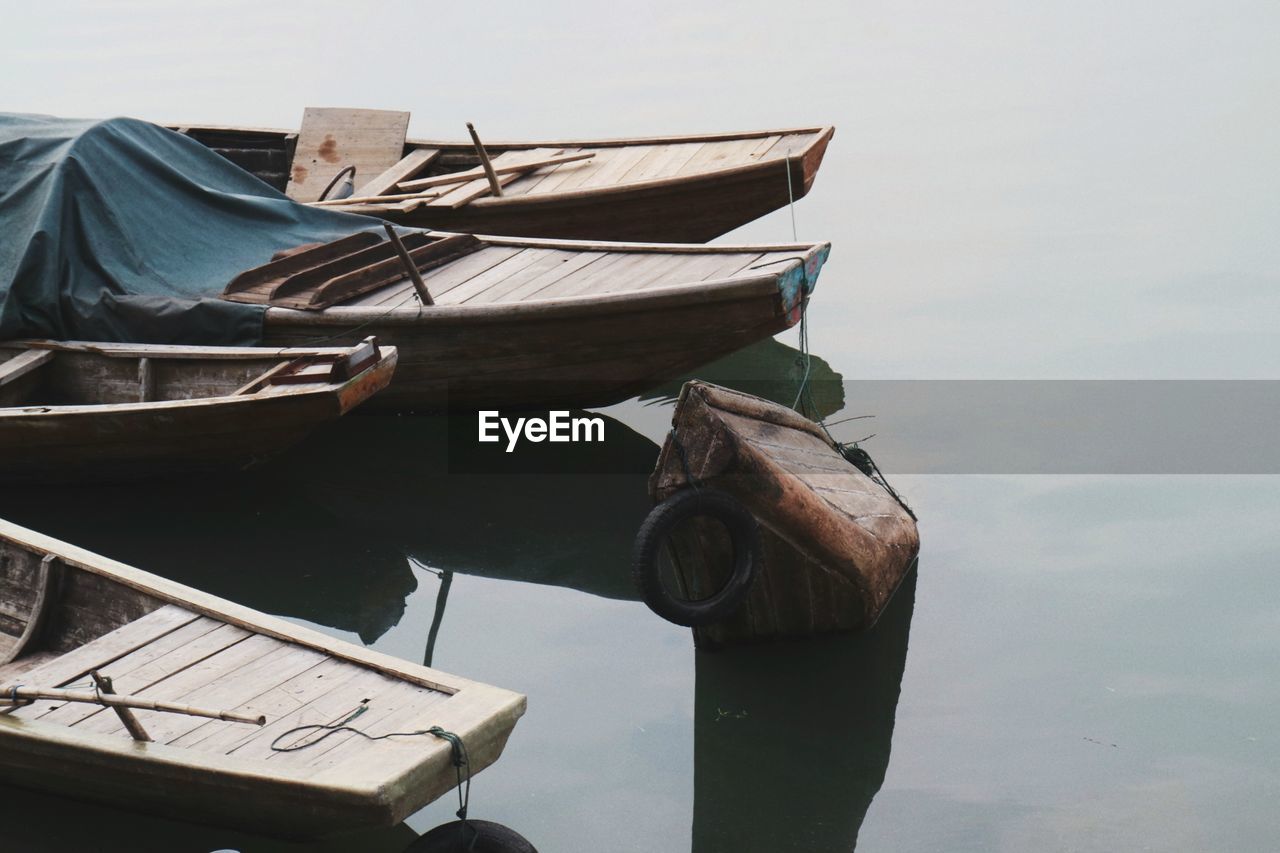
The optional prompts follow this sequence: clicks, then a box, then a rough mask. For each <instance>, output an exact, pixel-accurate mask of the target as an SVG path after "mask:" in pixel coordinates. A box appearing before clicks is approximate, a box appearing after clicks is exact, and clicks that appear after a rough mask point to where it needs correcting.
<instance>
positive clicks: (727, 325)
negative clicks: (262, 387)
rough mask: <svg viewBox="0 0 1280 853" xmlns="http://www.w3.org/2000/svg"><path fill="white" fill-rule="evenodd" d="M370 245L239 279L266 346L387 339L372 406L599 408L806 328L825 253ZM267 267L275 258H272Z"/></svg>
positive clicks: (330, 248)
mask: <svg viewBox="0 0 1280 853" xmlns="http://www.w3.org/2000/svg"><path fill="white" fill-rule="evenodd" d="M403 248H404V250H405V252H406V253H407V255H408V256H409V257H410V258H411V261H412V264H413V266H414V268H415V269H416V270H417V271H418V275H419V276H420V278H421V284H422V285H423V289H424V291H425V292H420V291H419V288H418V286H417V283H415V282H414V281H412V280H411V279H410V278H409V277H408V275H407V272H408V267H406V266H404V265H403V263H402V260H401V259H400V258H399V257H397V254H396V253H395V252H394V251H393V246H391V245H390V241H389V240H385V239H382V238H380V237H379V236H378V235H374V234H368V233H360V234H355V235H353V236H351V237H349V238H344V239H342V240H338V241H334V242H331V243H327V244H323V245H312V246H304V247H299V251H296V252H292V253H285V256H283V257H279V256H277V258H276V259H275V260H272V261H270V262H269V263H267V264H265V265H264V266H262V267H258V268H255V269H252V270H247V271H245V272H244V273H241V274H240V275H238V276H236V277H235V278H234V279H233V280H232V281H231V283H230V284H229V285H228V287H227V288H226V290H225V291H224V293H223V298H224V299H228V300H233V301H239V302H253V303H257V304H262V305H266V306H268V308H267V312H266V317H265V320H264V324H263V325H264V332H263V334H264V343H265V344H267V345H271V346H288V347H305V346H308V345H312V344H314V343H316V342H319V341H340V342H348V343H349V342H352V341H354V340H356V339H357V338H358V337H359V336H361V335H368V334H373V335H377V337H378V339H379V340H381V341H386V342H387V343H389V344H394V345H395V346H396V347H397V348H398V349H399V352H400V364H399V367H398V369H397V370H396V376H395V379H394V381H393V382H392V383H391V387H390V388H388V389H387V391H386V392H384V393H382V394H379V395H378V396H377V397H376V398H375V399H374V400H372V401H371V403H372V405H373V406H374V407H376V408H396V409H441V408H465V407H469V406H477V405H502V406H518V405H552V404H563V405H574V406H586V405H603V404H607V403H612V402H617V401H618V400H623V399H626V398H627V397H629V396H631V395H633V394H636V393H639V392H640V391H643V390H644V389H646V388H648V387H650V386H652V385H654V384H656V383H658V382H661V381H663V380H665V379H668V378H670V377H672V376H676V375H679V374H680V373H681V372H683V371H686V370H690V369H693V368H696V367H698V366H700V365H703V364H706V363H707V362H709V361H712V360H714V359H716V358H719V357H721V356H723V355H726V354H728V353H731V352H734V351H735V350H738V349H741V348H742V347H745V346H747V345H748V344H752V343H755V342H756V341H759V340H762V339H765V338H768V337H771V336H773V335H775V334H777V333H778V332H781V331H783V330H784V329H787V328H789V327H791V326H793V325H794V324H796V323H797V322H799V319H800V316H801V313H802V311H803V309H804V306H805V304H806V303H807V300H808V298H809V295H810V294H811V293H812V292H813V288H814V286H815V284H816V282H817V279H818V274H819V271H820V270H821V269H822V265H823V263H824V262H825V261H826V258H827V255H828V253H829V252H830V248H831V246H830V244H829V243H799V244H782V245H742V246H720V245H717V246H697V245H680V244H675V245H673V244H660V243H594V242H586V241H557V240H537V239H530V238H514V237H488V236H486V237H477V236H473V235H467V234H446V233H441V232H417V233H414V234H410V235H408V236H406V237H405V238H404V239H403ZM264 260H266V259H264Z"/></svg>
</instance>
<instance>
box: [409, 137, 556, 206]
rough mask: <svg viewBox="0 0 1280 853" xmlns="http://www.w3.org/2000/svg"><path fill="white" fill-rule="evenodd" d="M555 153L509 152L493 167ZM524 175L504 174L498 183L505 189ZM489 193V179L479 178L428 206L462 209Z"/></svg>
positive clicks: (536, 150)
mask: <svg viewBox="0 0 1280 853" xmlns="http://www.w3.org/2000/svg"><path fill="white" fill-rule="evenodd" d="M553 153H555V149H552V148H534V149H533V150H531V151H508V152H506V153H503V154H499V155H498V156H497V157H494V158H493V166H494V168H495V169H499V168H505V167H507V166H515V165H519V164H520V163H522V162H526V161H530V160H542V159H546V158H547V157H548V156H550V155H551V154H553ZM523 174H524V173H523V172H503V173H501V174H499V175H498V176H497V179H498V183H499V184H501V185H502V186H504V187H505V186H506V185H507V184H510V183H514V182H515V181H517V180H519V179H520V177H521V176H522V175H523ZM489 193H490V187H489V179H488V178H477V179H475V180H473V181H468V182H467V183H465V184H462V185H461V186H459V187H458V188H457V189H455V190H451V191H449V192H447V193H445V194H444V195H442V196H440V197H439V198H435V199H431V200H430V201H428V202H426V204H428V205H430V206H431V207H461V206H462V205H464V204H467V203H469V202H472V201H474V200H475V199H478V198H481V197H483V196H486V195H489Z"/></svg>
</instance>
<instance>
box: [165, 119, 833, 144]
mask: <svg viewBox="0 0 1280 853" xmlns="http://www.w3.org/2000/svg"><path fill="white" fill-rule="evenodd" d="M161 126H162V127H165V128H166V129H169V130H173V131H175V132H177V131H178V130H179V129H181V130H184V131H192V130H194V131H212V132H215V133H257V134H263V135H274V136H280V137H281V138H284V137H289V136H295V135H297V133H298V131H297V130H288V129H286V128H280V127H246V126H239V125H231V124H182V123H180V122H165V123H163V124H162V125H161ZM835 129H836V128H835V125H833V124H822V125H808V126H805V127H782V128H771V129H766V130H727V131H724V132H721V133H689V134H672V135H668V136H614V137H605V138H602V139H549V140H541V139H539V140H524V139H517V140H506V139H504V140H493V141H486V142H485V143H484V144H485V148H507V149H513V150H520V149H525V148H546V147H561V148H565V147H570V146H598V147H601V148H622V147H625V146H627V145H664V144H665V145H675V144H679V143H684V142H733V141H735V140H741V139H763V138H765V137H768V136H796V135H799V134H807V133H812V134H818V135H819V136H823V135H827V134H834V133H835ZM404 144H405V146H406V147H412V148H439V149H442V150H443V149H451V150H460V151H473V150H474V148H473V146H472V144H471V143H470V142H461V141H458V140H451V141H444V140H439V139H421V138H419V139H408V138H407V139H405V141H404Z"/></svg>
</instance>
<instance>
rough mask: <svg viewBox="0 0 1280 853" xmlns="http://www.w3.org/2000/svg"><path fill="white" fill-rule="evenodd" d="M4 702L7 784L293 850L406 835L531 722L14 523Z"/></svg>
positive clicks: (409, 667) (448, 680)
mask: <svg viewBox="0 0 1280 853" xmlns="http://www.w3.org/2000/svg"><path fill="white" fill-rule="evenodd" d="M0 686H3V688H4V695H5V698H7V699H8V701H7V703H6V704H5V705H3V706H0V707H3V708H4V710H3V711H0V781H3V783H4V784H10V785H15V786H20V787H28V788H34V789H39V790H46V791H53V792H56V793H59V794H61V795H65V796H73V797H79V798H83V799H91V800H96V801H99V802H104V803H108V804H112V805H116V806H120V807H124V808H129V809H133V810H140V811H150V812H159V813H164V814H169V815H171V816H174V817H178V818H181V819H184V820H187V821H192V822H203V823H211V824H219V825H228V826H233V827H236V828H239V829H245V830H251V831H257V832H263V833H267V834H273V835H280V836H286V837H318V836H321V835H327V834H332V833H336V832H341V831H345V830H352V829H357V828H360V827H366V826H373V825H393V824H395V823H398V822H399V821H401V820H403V819H404V818H405V817H406V816H408V815H410V814H412V813H413V812H414V811H416V810H417V809H419V808H421V807H422V806H423V805H425V804H427V803H429V802H431V801H432V800H434V799H435V798H437V797H439V796H440V795H442V794H444V793H446V792H447V791H449V790H450V789H452V788H453V787H454V786H455V785H456V784H457V782H458V780H459V777H460V775H461V776H462V777H463V778H467V774H471V775H474V774H475V773H478V772H479V771H481V770H482V769H484V768H485V767H487V766H489V765H490V764H492V763H493V762H494V761H496V760H497V758H498V756H499V755H500V754H501V752H502V750H503V747H504V746H505V744H506V741H507V738H508V736H509V735H510V733H511V730H512V728H513V727H514V725H515V723H516V721H517V719H518V718H519V717H520V715H521V714H522V713H523V712H524V707H525V699H524V697H523V696H521V695H519V694H517V693H513V692H510V691H507V690H503V689H500V688H497V687H491V686H488V685H484V684H480V683H478V682H474V681H470V680H467V679H464V678H460V677H457V676H453V675H449V674H447V673H443V672H440V671H438V670H434V669H428V668H425V667H422V666H418V665H416V664H411V663H407V662H405V661H401V660H398V659H396V658H392V657H389V656H386V655H383V654H380V653H377V652H374V651H372V650H370V649H366V648H362V647H359V646H354V645H351V644H349V643H345V642H342V641H339V640H335V639H333V638H330V637H328V636H325V635H323V634H320V633H318V632H315V631H312V630H310V629H307V628H303V627H300V626H298V625H295V624H292V623H289V622H285V621H283V620H280V619H276V618H274V617H271V616H267V615H266V614H263V613H259V612H257V611H254V610H251V609H249V608H246V607H241V606H239V605H237V604H234V603H232V602H229V601H226V600H223V599H219V598H215V597H213V596H210V595H207V594H205V593H202V592H200V591H198V590H195V589H192V588H190V587H186V586H183V585H181V584H177V583H174V582H172V581H169V580H166V579H164V578H161V577H157V576H155V575H151V574H148V573H146V572H142V571H139V570H138V569H134V568H131V567H129V566H125V565H123V564H121V563H117V562H115V561H112V560H109V559H106V558H104V557H101V556H98V555H96V554H93V553H90V552H88V551H85V550H83V549H80V548H76V547H75V546H72V545H69V544H67V543H64V542H60V541H58V540H56V539H53V538H51V537H47V536H44V535H41V534H39V533H36V532H34V531H31V530H27V529H24V528H22V527H19V526H17V525H14V524H11V523H9V522H6V521H0ZM59 688H61V689H63V690H67V691H70V692H71V694H76V693H79V694H82V698H83V699H84V700H87V701H73V700H70V699H68V698H66V697H64V696H63V695H62V694H60V693H59ZM40 692H44V693H48V694H50V695H54V696H57V698H44V699H35V700H34V701H27V700H25V699H24V698H23V697H26V696H30V695H34V694H37V693H40ZM86 693H87V694H88V695H87V696H84V695H83V694H86ZM113 702H114V703H116V704H119V705H130V707H131V710H128V711H125V712H120V711H117V710H116V708H114V707H106V704H108V703H113ZM166 706H179V707H180V708H182V709H183V710H179V711H170V710H160V709H161V708H163V707H166ZM339 725H345V726H347V727H348V728H347V729H337V730H334V729H332V727H334V726H339ZM299 727H304V728H301V729H300V728H299ZM437 727H438V733H437V734H433V733H431V732H432V730H437ZM351 729H356V730H358V731H359V732H362V733H364V735H368V736H369V737H364V736H361V735H360V734H358V733H357V732H355V731H351ZM392 732H407V733H409V734H404V735H397V736H391V737H382V738H380V739H377V740H373V739H371V738H379V737H380V736H382V735H387V734H389V733H392ZM451 736H456V739H457V740H458V741H460V743H461V747H460V748H458V751H457V752H455V742H454V740H453V739H452V737H451ZM459 752H462V753H463V754H464V755H465V759H466V763H465V765H464V766H463V767H461V768H460V767H458V766H456V764H455V759H456V757H457V755H458V753H459Z"/></svg>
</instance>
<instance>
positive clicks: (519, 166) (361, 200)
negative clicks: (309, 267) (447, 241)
mask: <svg viewBox="0 0 1280 853" xmlns="http://www.w3.org/2000/svg"><path fill="white" fill-rule="evenodd" d="M594 156H596V153H595V152H594V151H585V152H582V153H579V154H564V155H560V156H557V157H546V158H544V159H541V160H529V161H526V162H524V163H507V164H500V165H497V166H494V167H493V172H494V174H495V175H507V174H510V173H512V172H525V171H532V170H534V169H541V168H542V167H543V166H559V165H560V164H561V163H576V162H578V161H580V160H590V159H591V158H592V157H594ZM483 177H486V175H485V172H484V170H483V169H471V170H469V171H466V172H450V173H449V174H447V175H436V176H435V177H431V178H419V179H418V180H416V181H402V182H401V183H399V184H397V185H396V186H397V187H399V188H400V189H412V190H415V191H414V192H403V193H388V194H387V195H365V196H356V197H354V198H337V199H327V200H325V201H309V202H307V204H309V205H311V206H312V207H346V206H348V205H356V204H382V203H385V202H390V201H408V200H410V199H419V198H421V199H432V198H436V197H438V196H440V195H443V194H444V193H445V192H447V190H434V191H432V190H431V188H432V187H446V186H448V185H449V184H465V183H468V182H470V181H474V180H476V179H477V178H483Z"/></svg>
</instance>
